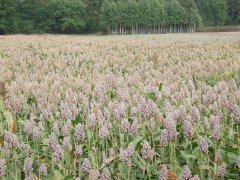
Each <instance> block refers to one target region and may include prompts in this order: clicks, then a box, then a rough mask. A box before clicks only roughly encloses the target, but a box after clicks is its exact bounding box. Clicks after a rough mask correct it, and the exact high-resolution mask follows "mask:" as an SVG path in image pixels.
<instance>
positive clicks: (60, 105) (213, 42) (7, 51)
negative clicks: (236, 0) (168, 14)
mask: <svg viewBox="0 0 240 180" xmlns="http://www.w3.org/2000/svg"><path fill="white" fill-rule="evenodd" d="M0 81H1V83H0V99H1V100H0V122H1V126H0V144H1V148H0V179H6V180H11V179H35V180H37V179H56V180H61V179H76V180H77V179H78V180H79V179H90V180H95V179H101V180H109V179H117V180H118V179H129V180H134V179H159V180H175V179H179V180H180V179H181V180H199V179H201V180H205V179H206V180H211V179H214V180H217V179H234V180H237V179H240V147H239V146H240V132H239V130H240V33H220V34H215V35H214V34H198V35H194V34H185V35H158V36H157V35H143V36H102V37H101V36H95V37H94V36H57V35H56V36H54V35H35V36H34V35H33V36H24V35H15V36H1V37H0Z"/></svg>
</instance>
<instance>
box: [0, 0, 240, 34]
mask: <svg viewBox="0 0 240 180" xmlns="http://www.w3.org/2000/svg"><path fill="white" fill-rule="evenodd" d="M236 24H240V0H0V34H12V33H26V34H30V33H57V34H79V33H91V32H98V31H104V32H108V33H117V34H129V33H165V32H191V31H193V30H194V28H196V27H199V26H222V25H236Z"/></svg>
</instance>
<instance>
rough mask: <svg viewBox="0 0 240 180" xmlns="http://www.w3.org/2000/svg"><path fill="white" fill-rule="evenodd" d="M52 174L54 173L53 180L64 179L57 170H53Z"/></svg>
mask: <svg viewBox="0 0 240 180" xmlns="http://www.w3.org/2000/svg"><path fill="white" fill-rule="evenodd" d="M53 173H54V180H62V179H64V178H63V175H62V174H61V172H59V171H58V170H54V171H53Z"/></svg>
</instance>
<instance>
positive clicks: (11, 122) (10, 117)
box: [3, 110, 13, 132]
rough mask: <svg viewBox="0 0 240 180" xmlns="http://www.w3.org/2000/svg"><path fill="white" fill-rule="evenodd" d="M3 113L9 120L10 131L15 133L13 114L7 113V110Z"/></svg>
mask: <svg viewBox="0 0 240 180" xmlns="http://www.w3.org/2000/svg"><path fill="white" fill-rule="evenodd" d="M3 113H4V116H5V117H6V119H7V123H8V131H9V132H13V117H12V114H11V113H10V111H7V110H5V111H4V112H3Z"/></svg>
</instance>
